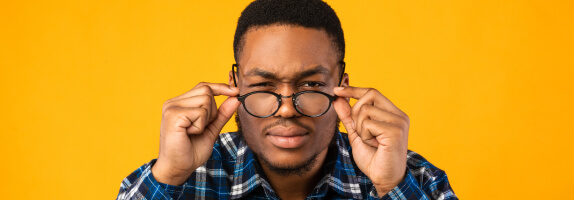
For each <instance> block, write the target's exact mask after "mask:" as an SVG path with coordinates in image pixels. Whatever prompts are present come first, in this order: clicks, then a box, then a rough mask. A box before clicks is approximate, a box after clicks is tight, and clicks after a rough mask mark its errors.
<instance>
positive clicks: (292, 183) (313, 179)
mask: <svg viewBox="0 0 574 200" xmlns="http://www.w3.org/2000/svg"><path fill="white" fill-rule="evenodd" d="M327 152H328V148H325V149H324V150H323V151H322V152H321V153H319V155H317V161H316V162H315V165H313V166H312V168H311V169H310V170H309V171H308V172H307V173H305V174H303V175H301V176H300V175H288V176H285V175H279V174H277V173H275V172H273V171H271V170H270V169H269V167H268V166H267V165H266V164H265V163H261V162H262V161H259V162H260V164H261V168H262V169H263V172H264V173H265V176H266V177H267V179H268V180H269V184H271V187H272V188H273V190H275V192H276V193H277V196H279V198H281V199H286V200H290V199H305V198H306V197H307V196H309V194H311V192H312V191H313V188H315V186H316V185H317V183H318V182H319V181H320V180H321V168H322V166H323V164H324V162H325V159H326V157H327Z"/></svg>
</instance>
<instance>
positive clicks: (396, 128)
mask: <svg viewBox="0 0 574 200" xmlns="http://www.w3.org/2000/svg"><path fill="white" fill-rule="evenodd" d="M334 92H335V95H337V96H339V97H338V98H337V100H336V101H334V102H333V107H334V108H335V111H336V112H337V114H338V115H339V119H340V120H341V122H343V125H344V126H345V128H346V129H347V132H348V134H349V142H350V143H351V148H352V149H353V157H354V160H355V163H357V166H358V167H359V169H360V170H361V171H362V172H363V173H365V175H367V176H368V177H369V179H371V181H372V182H373V185H374V186H375V188H376V189H377V193H378V194H379V197H382V196H383V195H385V194H386V193H388V192H389V191H391V190H392V189H393V188H394V187H395V186H397V185H398V184H399V183H400V182H401V181H402V180H403V178H404V176H405V170H406V165H407V148H408V133H409V123H410V122H409V117H408V116H407V115H406V114H405V113H404V112H403V111H401V110H400V109H399V108H397V107H396V106H395V105H394V104H393V103H391V101H389V99H387V98H386V97H385V96H383V95H382V94H381V93H380V92H379V91H377V90H376V89H372V88H358V87H336V88H335V89H334ZM350 98H354V99H357V102H356V103H355V105H354V106H353V107H351V105H350V104H349V99H350Z"/></svg>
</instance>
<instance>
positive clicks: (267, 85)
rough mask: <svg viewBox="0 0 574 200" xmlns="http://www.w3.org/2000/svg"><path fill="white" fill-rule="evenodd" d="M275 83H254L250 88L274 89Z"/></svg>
mask: <svg viewBox="0 0 574 200" xmlns="http://www.w3.org/2000/svg"><path fill="white" fill-rule="evenodd" d="M272 86H273V83H271V82H262V83H254V84H250V85H249V86H248V87H272Z"/></svg>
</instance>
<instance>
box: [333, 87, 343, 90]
mask: <svg viewBox="0 0 574 200" xmlns="http://www.w3.org/2000/svg"><path fill="white" fill-rule="evenodd" d="M343 89H345V88H344V87H335V90H343Z"/></svg>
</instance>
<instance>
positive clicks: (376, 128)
mask: <svg viewBox="0 0 574 200" xmlns="http://www.w3.org/2000/svg"><path fill="white" fill-rule="evenodd" d="M402 133H403V129H401V128H400V127H397V126H395V125H393V124H388V123H385V122H380V121H375V120H370V119H368V120H364V121H363V122H362V129H361V132H360V133H359V137H361V140H362V141H363V143H365V144H367V145H369V146H372V147H377V146H379V145H383V146H386V147H391V146H392V147H395V146H396V143H398V141H400V139H401V138H400V136H401V134H402Z"/></svg>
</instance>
